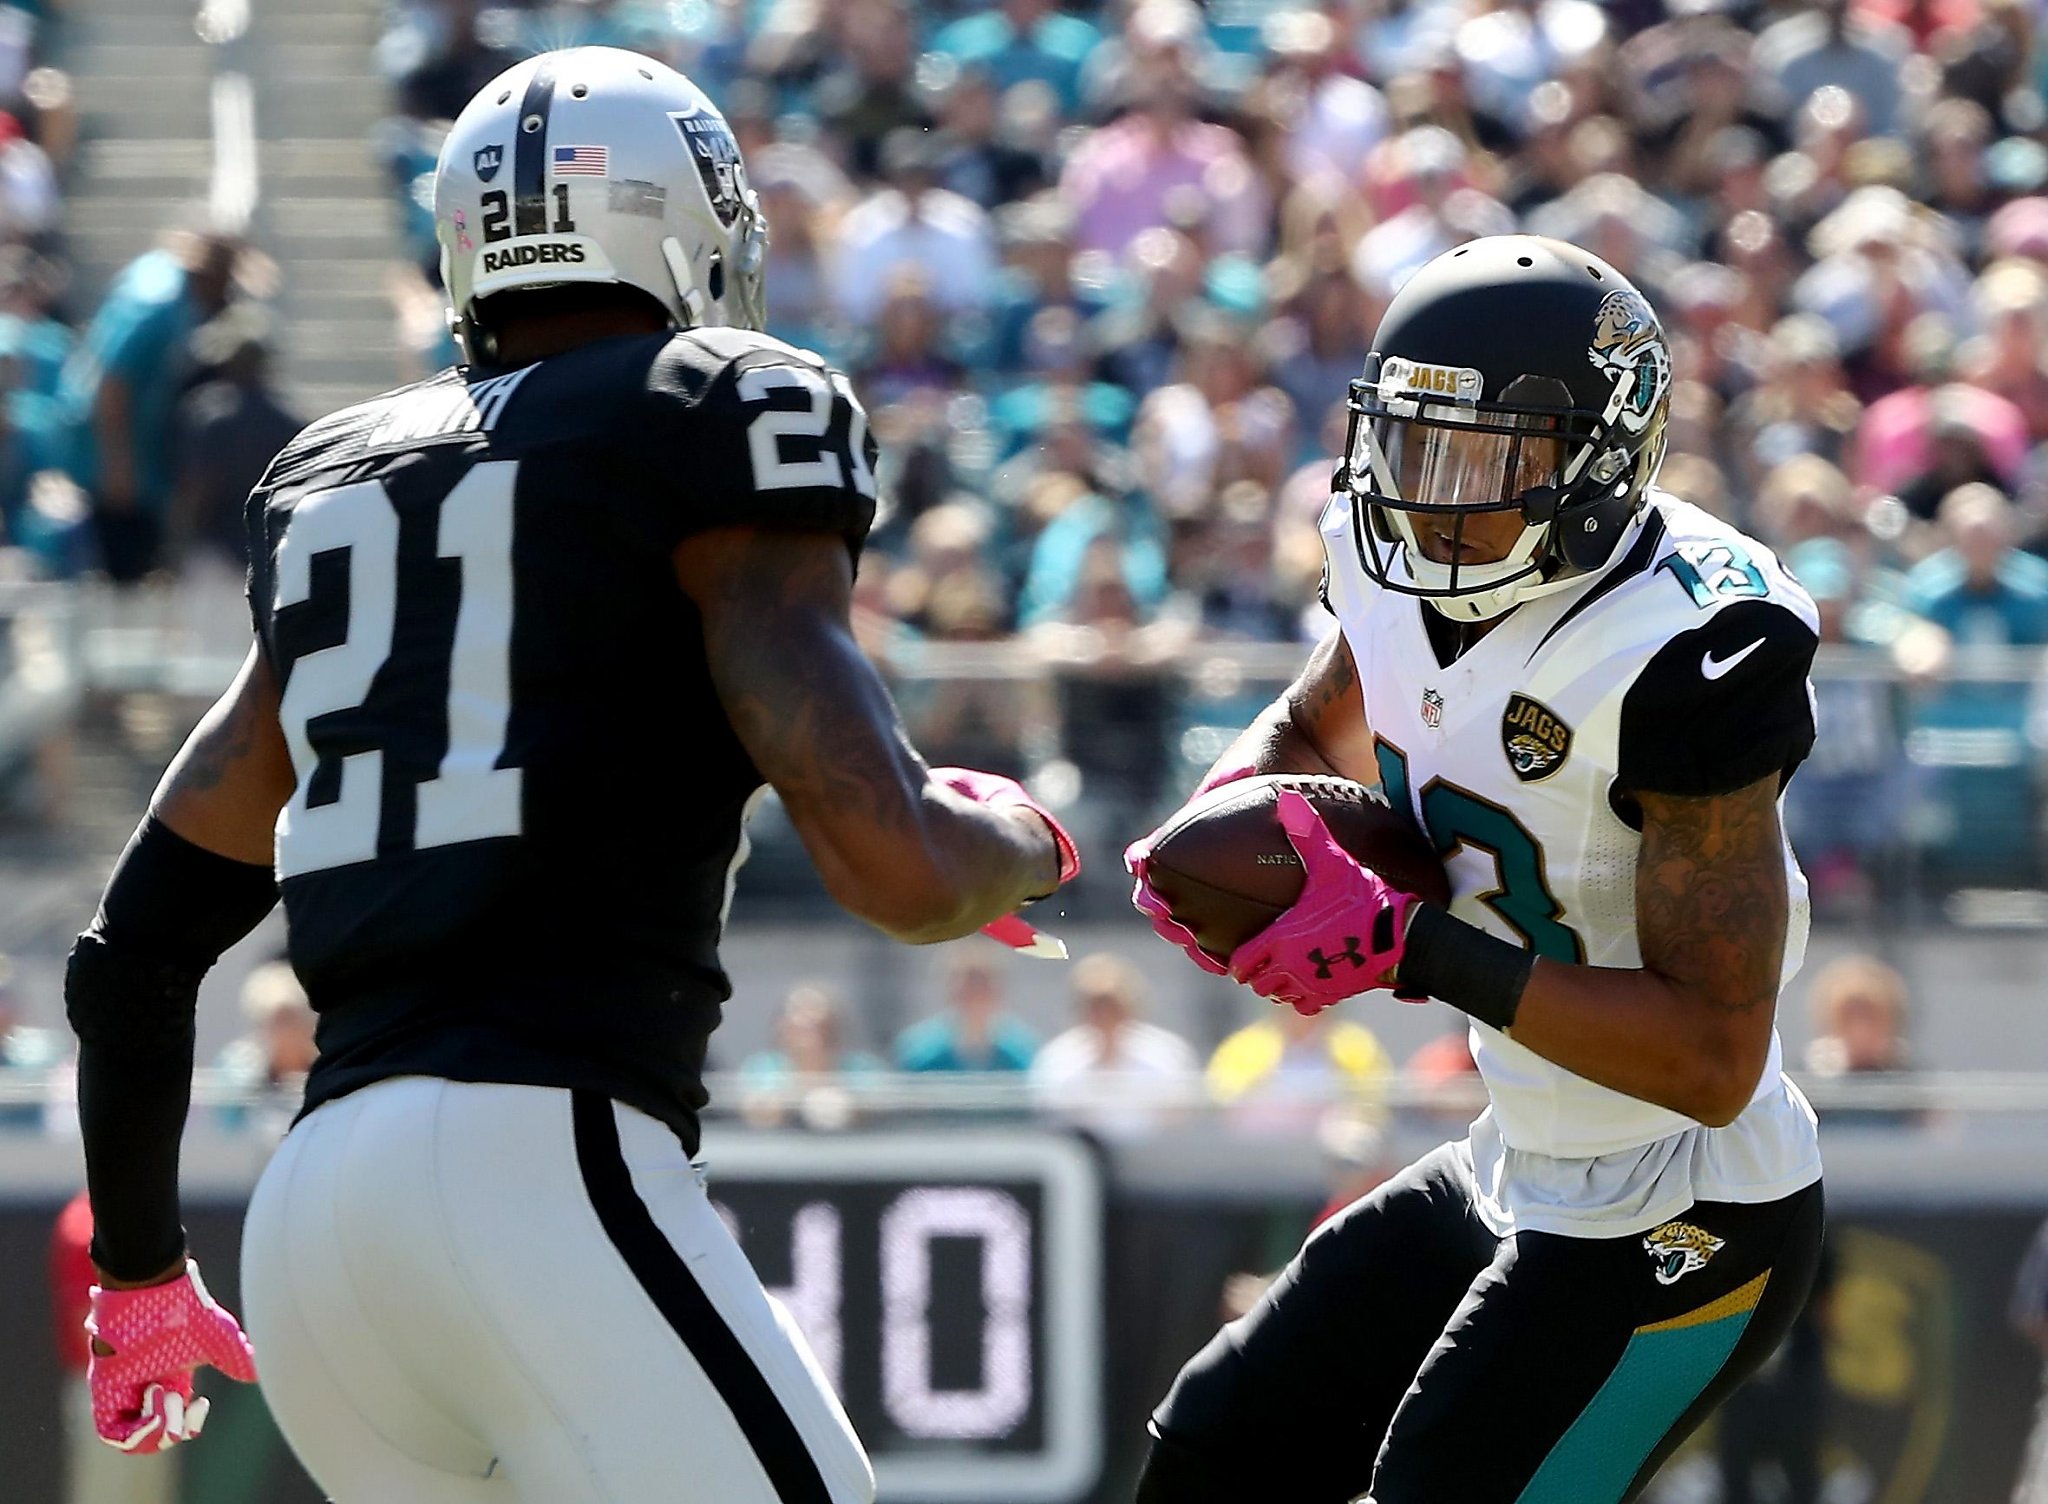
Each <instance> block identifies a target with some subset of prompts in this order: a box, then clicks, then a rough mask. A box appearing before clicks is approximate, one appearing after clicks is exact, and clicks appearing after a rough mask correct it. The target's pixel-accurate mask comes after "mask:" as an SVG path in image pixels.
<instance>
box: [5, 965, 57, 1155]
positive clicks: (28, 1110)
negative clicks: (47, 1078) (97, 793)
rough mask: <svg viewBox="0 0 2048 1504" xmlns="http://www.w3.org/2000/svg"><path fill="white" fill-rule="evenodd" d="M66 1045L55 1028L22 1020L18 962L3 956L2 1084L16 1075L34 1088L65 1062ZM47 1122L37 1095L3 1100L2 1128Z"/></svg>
mask: <svg viewBox="0 0 2048 1504" xmlns="http://www.w3.org/2000/svg"><path fill="white" fill-rule="evenodd" d="M65 1053H66V1051H65V1047H64V1044H63V1042H62V1036H61V1035H60V1034H59V1032H58V1031H57V1030H55V1029H35V1028H31V1027H29V1026H28V1025H27V1024H25V1023H23V1022H22V1021H21V1009H20V1000H19V998H17V997H16V995H15V991H14V963H13V962H12V961H11V960H9V959H8V958H7V957H6V956H4V955H0V1083H4V1082H6V1081H8V1080H9V1079H10V1078H12V1079H13V1080H15V1081H19V1082H21V1083H23V1084H24V1085H26V1086H30V1087H33V1086H34V1085H35V1084H36V1080H37V1078H40V1077H41V1076H42V1075H43V1073H44V1072H46V1071H49V1070H51V1069H53V1068H54V1067H56V1066H58V1065H61V1064H62V1063H63V1061H64V1056H65ZM42 1122H43V1104H42V1102H41V1101H40V1100H38V1099H37V1098H36V1097H35V1096H34V1095H32V1094H31V1095H30V1096H29V1097H28V1098H27V1099H25V1100H23V1101H20V1102H4V1103H0V1128H36V1127H39V1126H41V1124H42Z"/></svg>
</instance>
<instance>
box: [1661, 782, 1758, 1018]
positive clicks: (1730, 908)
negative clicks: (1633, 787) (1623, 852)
mask: <svg viewBox="0 0 2048 1504" xmlns="http://www.w3.org/2000/svg"><path fill="white" fill-rule="evenodd" d="M1636 799H1637V802H1638V803H1639V804H1640V805H1641V806H1642V810H1643V849H1642V854H1641V856H1640V858H1639V859H1638V864H1637V868H1636V929H1637V938H1638V940H1639V942H1640V944H1641V947H1642V952H1643V964H1644V965H1645V966H1646V967H1648V968H1649V969H1650V970H1651V971H1654V972H1656V973H1657V974H1658V975H1660V976H1662V977H1664V978H1666V979H1667V980H1668V981H1671V982H1673V983H1675V984H1677V985H1679V986H1680V987H1683V988H1684V989H1685V990H1686V991H1687V992H1689V993H1692V994H1694V995H1696V996H1699V997H1702V998H1706V999H1709V1000H1711V1001H1712V1002H1713V1003H1714V1004H1715V1005H1716V1006H1717V1007H1720V1008H1722V1009H1724V1010H1726V1011H1729V1012H1734V1013H1751V1012H1754V1011H1755V1010H1756V1009H1757V1008H1758V1007H1759V1006H1762V1005H1766V1004H1770V1003H1773V1002H1775V1000H1776V998H1777V994H1778V976H1779V971H1780V968H1781V966H1782V964H1783V961H1784V953H1785V926H1786V923H1787V918H1788V912H1789V908H1790V900H1789V897H1788V895H1787V892H1786V887H1785V852H1784V844H1783V839H1782V837H1781V836H1780V834H1779V830H1778V779H1777V776H1776V775H1775V774H1773V775H1772V776H1771V777H1769V778H1767V779H1764V780H1763V781H1761V782H1759V783H1754V784H1751V785H1750V786H1749V787H1748V788H1745V789H1738V790H1737V791H1736V792H1734V793H1732V794H1722V795H1716V796H1714V797H1712V798H1706V799H1694V798H1679V797H1676V796H1673V795H1666V794H1638V795H1637V796H1636Z"/></svg>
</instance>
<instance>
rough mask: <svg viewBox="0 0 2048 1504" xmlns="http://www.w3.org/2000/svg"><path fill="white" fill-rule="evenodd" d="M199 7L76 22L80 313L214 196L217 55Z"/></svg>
mask: <svg viewBox="0 0 2048 1504" xmlns="http://www.w3.org/2000/svg"><path fill="white" fill-rule="evenodd" d="M195 9H196V6H195V5H194V3H193V0H98V3H95V4H93V5H84V6H74V7H71V9H70V11H69V13H68V14H67V15H66V17H65V23H64V54H63V61H64V65H65V67H66V68H67V69H68V70H69V71H70V73H71V76H72V78H73V80H74V81H75V83H76V87H77V90H78V106H79V115H80V147H79V155H78V158H77V161H76V163H75V166H74V170H73V171H72V173H71V175H70V181H69V182H68V183H67V184H66V187H65V228H66V236H67V241H68V244H69V247H70V253H71V257H72V261H73V266H74V285H73V295H72V302H73V305H74V306H75V307H76V308H77V310H78V311H79V313H80V314H81V315H86V314H90V313H91V311H92V310H93V308H94V307H95V306H96V305H97V304H98V302H99V298H100V294H101V292H102V291H103V290H104V289H105V287H106V284H107V280H108V278H109V277H111V276H112V275H113V273H115V272H116V271H118V270H120V268H121V267H122V266H124V265H126V264H127V263H128V262H129V261H131V260H133V259H134V258H135V257H136V256H138V255H140V254H141V253H142V252H143V251H145V250H147V249H148V248H149V247H150V245H151V244H152V243H153V242H154V241H155V239H156V237H157V235H158V234H159V233H160V232H161V231H162V230H163V229H165V228H166V227H167V226H169V225H171V224H173V223H175V222H177V221H178V220H179V219H180V218H181V217H183V216H184V215H186V214H187V213H188V212H189V211H190V210H191V209H192V208H193V206H195V205H196V204H198V203H199V202H200V201H202V200H203V199H204V198H205V195H206V191H207V185H208V180H209V177H210V174H211V171H212V147H211V139H212V118H211V110H210V106H209V96H208V90H209V88H210V85H211V79H212V72H213V59H212V55H211V53H212V49H210V48H209V47H207V45H206V44H205V43H204V42H202V41H201V40H200V39H199V35H198V32H197V31H196V30H194V28H193V16H194V12H195Z"/></svg>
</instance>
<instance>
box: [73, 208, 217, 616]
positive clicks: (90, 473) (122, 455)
mask: <svg viewBox="0 0 2048 1504" xmlns="http://www.w3.org/2000/svg"><path fill="white" fill-rule="evenodd" d="M241 255H242V246H241V242H240V241H239V240H237V239H236V238H235V237H234V236H232V235H226V234H221V233H218V232H208V233H205V234H198V235H193V234H180V235H176V236H173V237H171V239H170V241H169V243H168V244H166V245H164V246H162V247H160V248H159V249H157V250H153V251H149V252H146V253H145V254H144V255H142V256H140V257H138V258H137V259H136V260H134V261H132V262H130V263H129V264H128V266H127V267H126V268H125V269H124V270H123V271H122V272H121V273H120V274H119V275H118V276H117V277H115V279H114V281H113V284H112V285H111V286H110V287H109V288H108V289H107V296H106V300H105V301H104V302H103V303H101V305H100V310H99V312H98V313H97V314H96V315H95V316H94V317H93V321H92V324H91V326H90V327H89V328H88V329H87V330H86V332H85V337H84V339H83V340H82V341H81V343H80V344H79V347H78V349H77V350H76V351H74V352H73V353H72V356H71V358H70V360H69V361H68V362H67V363H66V365H65V368H64V381H63V391H62V396H63V399H64V402H65V417H66V420H67V421H68V422H69V424H70V428H71V466H70V469H71V475H72V477H73V479H75V480H76V481H77V482H78V484H79V485H80V486H81V487H83V488H84V490H85V492H86V495H87V497H88V498H89V504H90V506H91V510H92V524H93V529H94V532H95V534H96V536H97V539H98V543H99V551H100V566H101V568H103V569H104V570H105V571H106V573H107V577H108V578H109V579H111V580H114V581H116V582H117V583H120V584H132V583H134V582H136V581H138V580H140V579H142V577H143V576H145V575H146V574H148V573H149V572H150V571H151V570H153V569H154V568H156V567H157V564H158V561H159V559H160V556H161V553H162V548H163V530H164V513H165V509H166V508H167V507H168V506H169V504H170V496H171V488H172V483H173V477H172V464H173V458H172V456H173V449H174V442H173V416H174V414H175V411H176V408H177V401H178V397H179V394H180V393H181V392H182V391H183V389H184V387H185V384H186V382H187V381H188V380H189V379H190V378H191V375H192V372H193V366H192V352H191V349H190V344H189V342H190V337H191V334H192V331H193V330H195V329H197V328H198V327H199V326H200V325H201V324H203V323H205V322H206V321H207V320H208V319H210V318H212V317H213V316H214V315H215V314H217V313H219V312H220V311H221V310H222V309H223V308H225V307H226V306H227V304H228V298H229V294H230V284H231V281H232V279H233V277H234V274H235V269H236V263H237V261H238V259H239V258H240V257H241Z"/></svg>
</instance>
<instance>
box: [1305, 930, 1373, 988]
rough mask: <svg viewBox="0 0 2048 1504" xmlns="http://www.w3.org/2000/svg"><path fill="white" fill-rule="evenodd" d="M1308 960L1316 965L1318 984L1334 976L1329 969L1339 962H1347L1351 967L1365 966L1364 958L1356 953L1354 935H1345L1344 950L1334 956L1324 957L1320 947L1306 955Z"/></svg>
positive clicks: (1356, 945) (1356, 938)
mask: <svg viewBox="0 0 2048 1504" xmlns="http://www.w3.org/2000/svg"><path fill="white" fill-rule="evenodd" d="M1308 958H1309V959H1310V960H1311V961H1313V962H1315V963H1316V980H1317V981H1318V982H1327V981H1329V980H1330V978H1331V977H1333V976H1335V975H1336V973H1335V972H1333V971H1331V970H1330V968H1331V967H1333V966H1335V965H1336V964H1337V963H1338V962H1339V961H1349V962H1350V963H1351V964H1352V965H1353V966H1363V965H1365V957H1364V956H1361V955H1360V954H1359V953H1358V936H1356V935H1346V936H1345V937H1344V948H1343V949H1342V950H1340V951H1338V952H1337V954H1336V955H1334V956H1326V955H1324V954H1323V949H1322V947H1321V946H1317V947H1316V948H1315V949H1314V950H1312V951H1310V952H1309V953H1308Z"/></svg>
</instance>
